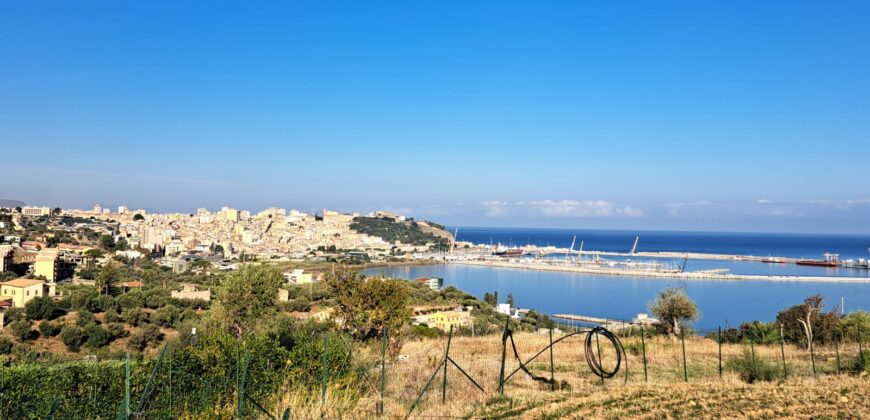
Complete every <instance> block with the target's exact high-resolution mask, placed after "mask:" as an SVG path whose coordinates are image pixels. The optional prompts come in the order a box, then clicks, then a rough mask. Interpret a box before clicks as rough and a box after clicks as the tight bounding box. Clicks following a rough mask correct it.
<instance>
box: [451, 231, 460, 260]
mask: <svg viewBox="0 0 870 420" xmlns="http://www.w3.org/2000/svg"><path fill="white" fill-rule="evenodd" d="M457 236H459V228H456V230H455V231H453V238H452V239H450V255H453V251H454V250H456V237H457Z"/></svg>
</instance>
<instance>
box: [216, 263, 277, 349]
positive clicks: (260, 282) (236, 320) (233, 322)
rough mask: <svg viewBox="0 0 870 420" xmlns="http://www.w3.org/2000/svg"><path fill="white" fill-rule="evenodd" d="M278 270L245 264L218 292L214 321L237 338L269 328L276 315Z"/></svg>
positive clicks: (233, 273)
mask: <svg viewBox="0 0 870 420" xmlns="http://www.w3.org/2000/svg"><path fill="white" fill-rule="evenodd" d="M283 282H284V275H283V274H281V271H280V270H279V269H278V268H276V267H274V266H269V265H265V264H256V265H255V264H244V265H242V266H241V267H239V269H238V270H236V271H234V272H232V273H231V274H230V275H228V276H227V277H226V278H225V279H224V280H223V282H222V283H221V285H220V287H219V288H218V289H217V303H216V304H215V306H214V310H213V312H214V316H215V319H216V320H217V321H218V322H219V323H220V324H221V325H222V326H223V327H224V328H226V329H227V330H228V331H230V332H232V333H233V335H235V336H236V338H237V339H240V340H241V339H242V338H244V337H245V336H247V335H249V334H251V333H253V332H255V331H256V330H257V329H261V328H264V327H268V326H270V325H272V322H271V321H272V320H273V319H274V318H275V316H276V315H277V313H278V305H277V300H278V288H279V287H280V286H281V284H282V283H283Z"/></svg>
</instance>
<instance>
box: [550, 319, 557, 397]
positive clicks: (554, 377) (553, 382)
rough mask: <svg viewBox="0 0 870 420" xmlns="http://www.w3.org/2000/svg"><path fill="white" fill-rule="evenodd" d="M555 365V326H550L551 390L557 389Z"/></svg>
mask: <svg viewBox="0 0 870 420" xmlns="http://www.w3.org/2000/svg"><path fill="white" fill-rule="evenodd" d="M555 375H556V374H555V366H554V364H553V327H550V391H555V390H556V376H555Z"/></svg>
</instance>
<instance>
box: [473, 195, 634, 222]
mask: <svg viewBox="0 0 870 420" xmlns="http://www.w3.org/2000/svg"><path fill="white" fill-rule="evenodd" d="M481 205H482V206H483V207H484V208H485V212H484V214H485V215H486V216H487V217H503V216H507V215H525V216H535V217H552V218H583V217H640V216H643V211H641V210H640V209H637V208H634V207H631V206H627V205H626V206H621V205H617V204H615V203H612V202H610V201H605V200H549V199H547V200H533V201H515V202H512V203H509V202H506V201H484V202H482V203H481Z"/></svg>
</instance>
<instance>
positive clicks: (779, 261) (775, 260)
mask: <svg viewBox="0 0 870 420" xmlns="http://www.w3.org/2000/svg"><path fill="white" fill-rule="evenodd" d="M761 262H763V263H768V264H783V263H785V261H783V260H782V259H780V258H777V257H767V258H762V259H761Z"/></svg>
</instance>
